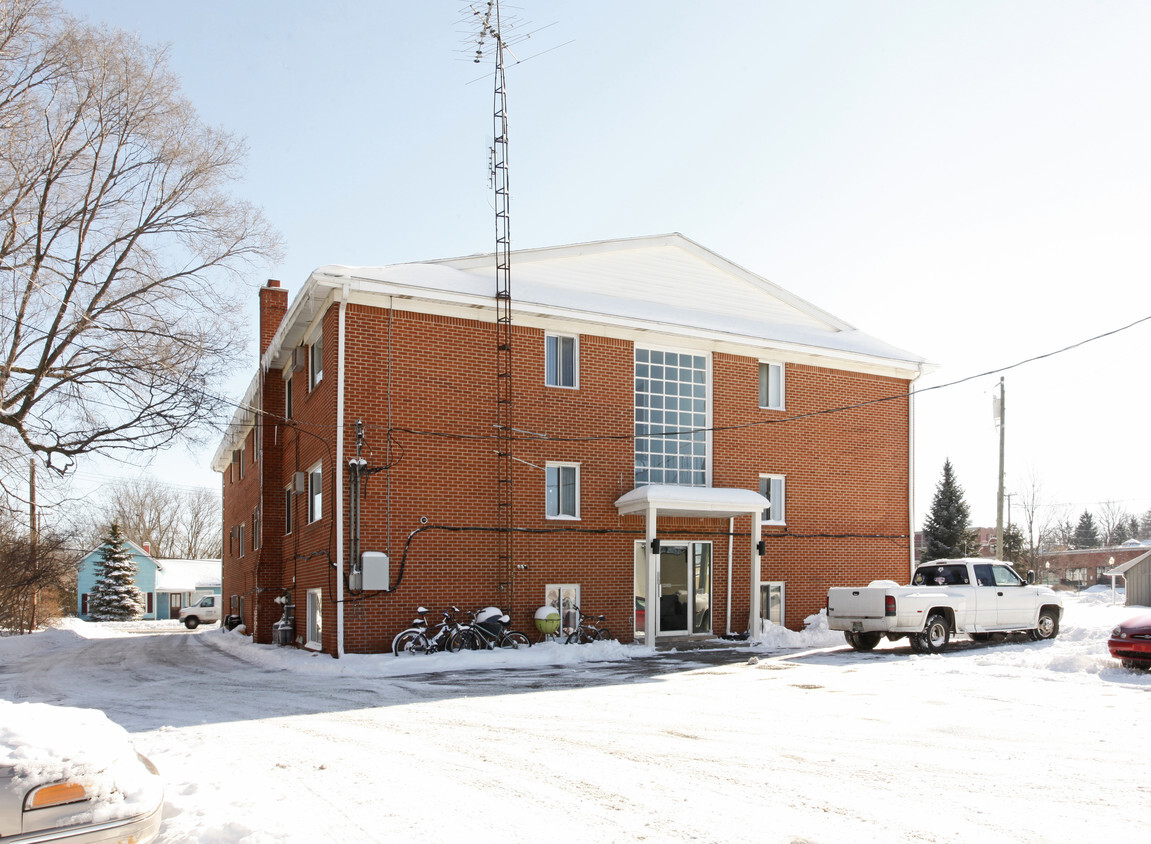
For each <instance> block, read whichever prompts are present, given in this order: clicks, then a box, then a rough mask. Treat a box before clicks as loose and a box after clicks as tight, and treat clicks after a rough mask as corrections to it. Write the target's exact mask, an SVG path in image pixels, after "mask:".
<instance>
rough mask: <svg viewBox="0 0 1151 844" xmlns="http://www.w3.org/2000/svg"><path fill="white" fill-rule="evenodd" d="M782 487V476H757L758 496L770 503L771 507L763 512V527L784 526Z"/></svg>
mask: <svg viewBox="0 0 1151 844" xmlns="http://www.w3.org/2000/svg"><path fill="white" fill-rule="evenodd" d="M784 486H785V484H784V476H783V475H760V476H759V494H760V495H762V496H763V497H764V498H766V499H767V500H768V501H770V502H771V506H770V507H768V508H767V509H766V510H764V511H763V523H764V524H765V525H782V524H784V518H785V513H784V509H783V502H784Z"/></svg>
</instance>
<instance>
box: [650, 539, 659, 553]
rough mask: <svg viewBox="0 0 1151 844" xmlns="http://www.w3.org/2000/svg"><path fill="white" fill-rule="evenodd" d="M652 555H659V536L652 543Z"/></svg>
mask: <svg viewBox="0 0 1151 844" xmlns="http://www.w3.org/2000/svg"><path fill="white" fill-rule="evenodd" d="M651 553H653V554H658V553H659V537H658V536H657V537H656V538H655V539H653V540H652V541H651Z"/></svg>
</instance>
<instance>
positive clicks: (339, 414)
mask: <svg viewBox="0 0 1151 844" xmlns="http://www.w3.org/2000/svg"><path fill="white" fill-rule="evenodd" d="M347 310H348V287H347V285H344V287H343V291H342V294H341V296H340V340H339V344H338V346H339V349H338V351H337V354H338V356H339V357H338V359H337V362H336V455H335V464H336V467H335V468H336V474H335V480H334V483H335V485H336V488H335V489H334V490H333V492H334V495H333V496H332V497H333V498H334V499H335V506H334V507H333V508H332V518H333V519H335V520H337V524H336V560H335V566H336V659H339V658H340V657H342V656H343V655H344V523H343V519H344V336H345V334H346V332H345V325H346V315H347Z"/></svg>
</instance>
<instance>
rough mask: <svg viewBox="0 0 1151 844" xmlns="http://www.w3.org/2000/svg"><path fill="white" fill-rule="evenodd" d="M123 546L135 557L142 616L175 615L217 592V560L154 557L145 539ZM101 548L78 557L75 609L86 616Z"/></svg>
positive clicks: (150, 617) (101, 557) (159, 616)
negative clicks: (142, 541)
mask: <svg viewBox="0 0 1151 844" xmlns="http://www.w3.org/2000/svg"><path fill="white" fill-rule="evenodd" d="M124 547H125V548H126V549H127V550H128V552H129V553H131V554H132V556H133V557H134V558H135V560H136V586H137V587H139V589H140V591H141V592H142V593H143V594H144V600H145V602H146V603H145V612H144V618H148V619H159V620H163V619H170V618H179V617H180V610H181V609H182V608H183V607H186V606H188V605H189V604H194V603H196V601H198V600H200V598H202V597H204V596H205V595H219V594H220V585H221V561H220V560H175V559H157V558H155V557H153V556H152V554H151V550H152V549H151V547H150V545H149V543H147V542H145V543H144V547H143V548H141V547H140V546H139V545H137V544H136V543H135V542H132V541H131V540H125V541H124ZM103 548H104V546H103V545H101V546H100V547H98V548H93V549H92V550H91V551H89V552H88V553H87V554H85V555H84V556H83V557H82V558H81V559H80V564H79V566H80V567H79V574H78V576H77V578H76V613H77V615H79V616H80V618H83V619H85V620H87V619H88V617H89V616H88V595H89V594H90V593H91V592H92V589H93V588H94V587H95V586H96V570H97V568H98V566H99V564H100V563H101V562H103V559H104V557H103V553H102V551H103Z"/></svg>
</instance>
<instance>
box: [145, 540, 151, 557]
mask: <svg viewBox="0 0 1151 844" xmlns="http://www.w3.org/2000/svg"><path fill="white" fill-rule="evenodd" d="M144 553H145V554H147V555H148V556H149V557H151V556H152V543H151V542H149V541H148V540H146V539H145V540H144Z"/></svg>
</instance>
